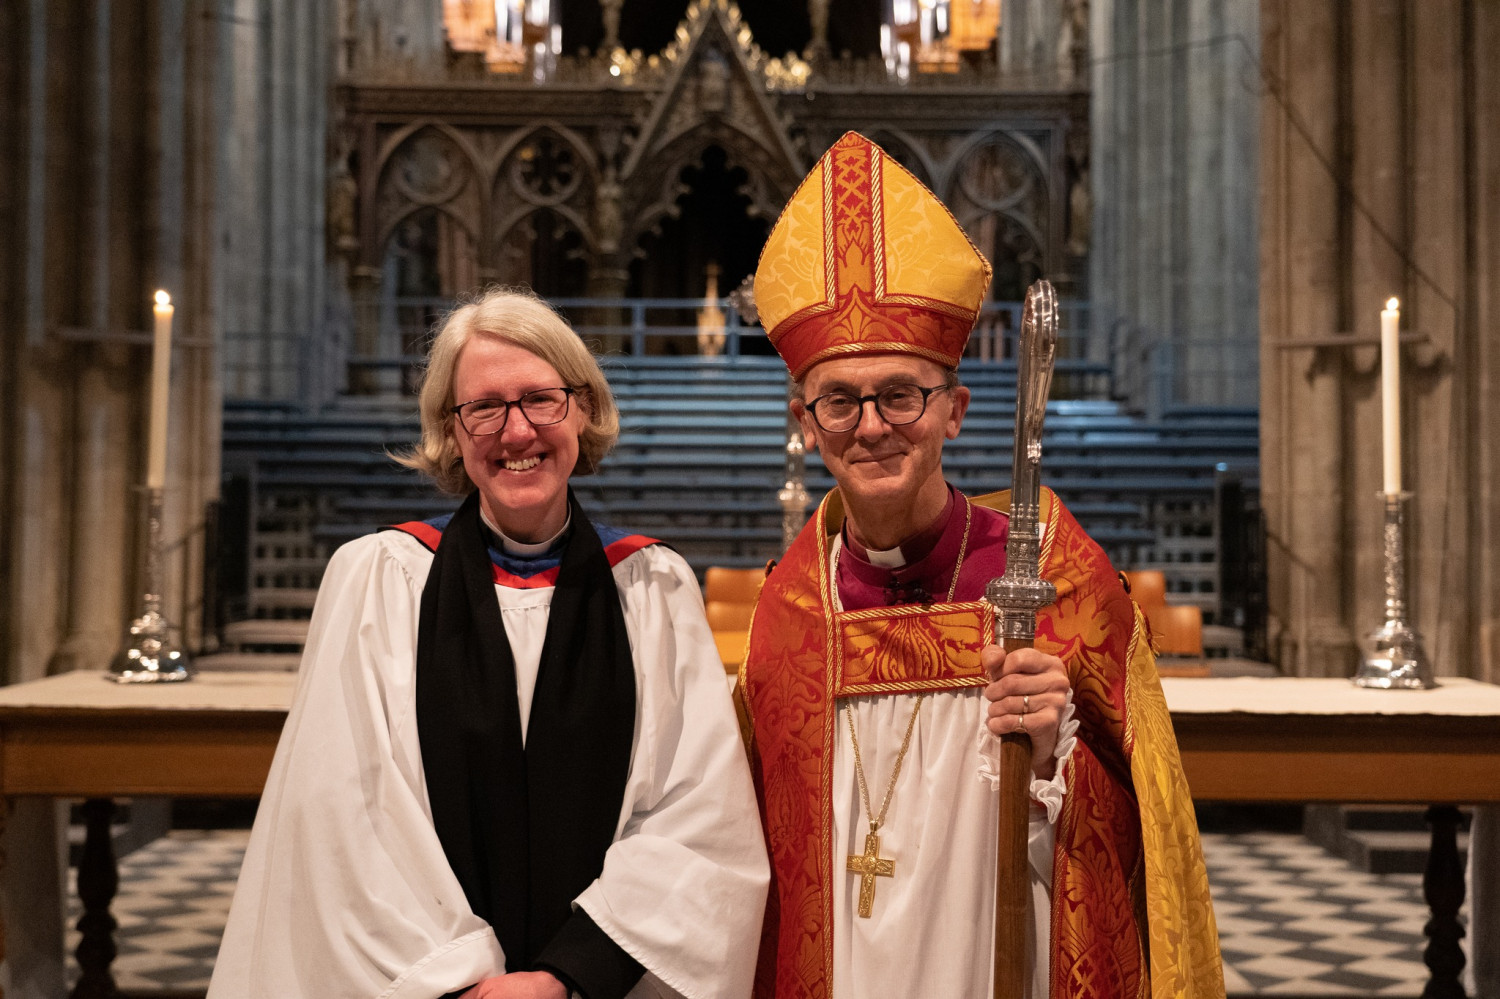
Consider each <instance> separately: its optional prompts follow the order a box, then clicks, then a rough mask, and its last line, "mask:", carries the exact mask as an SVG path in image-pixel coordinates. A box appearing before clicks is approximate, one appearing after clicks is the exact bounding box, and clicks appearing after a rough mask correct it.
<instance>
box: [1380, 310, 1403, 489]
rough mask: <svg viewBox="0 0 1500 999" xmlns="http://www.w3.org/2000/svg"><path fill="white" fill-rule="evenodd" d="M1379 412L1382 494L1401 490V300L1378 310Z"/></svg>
mask: <svg viewBox="0 0 1500 999" xmlns="http://www.w3.org/2000/svg"><path fill="white" fill-rule="evenodd" d="M1380 413H1381V421H1382V428H1383V430H1384V435H1383V436H1384V444H1385V448H1384V454H1385V494H1386V495H1387V496H1394V495H1395V494H1396V493H1399V492H1400V491H1401V303H1400V302H1398V301H1397V300H1396V299H1394V298H1393V299H1390V300H1389V301H1387V302H1386V303H1385V309H1384V310H1383V311H1382V312H1381V313H1380Z"/></svg>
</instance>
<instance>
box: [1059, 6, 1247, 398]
mask: <svg viewBox="0 0 1500 999" xmlns="http://www.w3.org/2000/svg"><path fill="white" fill-rule="evenodd" d="M1256 17H1257V14H1256V4H1255V0H1186V2H1183V3H1179V4H1171V5H1163V4H1160V3H1156V2H1145V0H1093V2H1092V3H1091V5H1090V18H1091V23H1090V30H1091V38H1092V46H1091V47H1092V50H1093V53H1094V56H1095V62H1094V64H1093V66H1094V68H1093V75H1092V88H1091V89H1092V94H1091V99H1092V106H1091V109H1090V119H1091V126H1092V132H1093V136H1092V148H1091V152H1090V155H1091V170H1090V179H1091V182H1092V184H1093V188H1094V196H1093V198H1092V202H1093V209H1094V211H1093V223H1094V245H1093V248H1092V252H1091V253H1090V257H1089V264H1090V277H1089V290H1090V298H1091V303H1092V310H1093V315H1092V325H1093V330H1094V340H1095V342H1098V343H1109V342H1114V343H1115V344H1116V345H1117V349H1119V350H1121V351H1122V352H1123V356H1122V357H1121V358H1120V363H1121V365H1122V374H1123V375H1124V376H1126V382H1127V391H1128V393H1129V395H1130V400H1131V402H1132V404H1133V405H1135V407H1136V408H1138V409H1142V410H1149V411H1153V412H1154V411H1155V406H1156V404H1158V403H1171V402H1186V403H1229V404H1233V405H1254V404H1255V401H1256V387H1255V386H1256V351H1255V347H1254V344H1255V338H1256V334H1257V324H1256V297H1257V291H1256V270H1257V264H1256V260H1257V244H1256V228H1255V213H1256V197H1257V181H1256V173H1255V169H1254V164H1255V155H1256V154H1255V148H1256V131H1257V129H1256V116H1257V114H1258V103H1257V96H1256V95H1257V77H1256V68H1255V62H1256V42H1255V39H1256V27H1255V25H1256ZM1158 373H1160V374H1162V375H1164V376H1166V377H1165V380H1158V381H1155V382H1154V383H1153V382H1152V381H1151V379H1152V378H1153V377H1154V376H1156V375H1157V374H1158ZM1148 393H1158V394H1159V395H1158V396H1153V395H1150V394H1148Z"/></svg>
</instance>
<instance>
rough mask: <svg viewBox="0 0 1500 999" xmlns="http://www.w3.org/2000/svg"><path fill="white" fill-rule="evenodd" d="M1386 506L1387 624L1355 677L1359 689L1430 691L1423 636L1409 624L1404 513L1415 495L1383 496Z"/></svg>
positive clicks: (1368, 644) (1368, 645) (1373, 637)
mask: <svg viewBox="0 0 1500 999" xmlns="http://www.w3.org/2000/svg"><path fill="white" fill-rule="evenodd" d="M1380 496H1381V499H1382V500H1383V501H1384V502H1385V535H1384V538H1385V543H1384V546H1383V547H1384V549H1385V551H1384V555H1385V623H1384V624H1382V625H1381V626H1380V627H1379V628H1376V629H1375V630H1374V631H1372V632H1370V634H1369V636H1368V638H1367V639H1366V640H1365V651H1364V657H1363V659H1362V660H1361V662H1360V664H1359V672H1357V673H1355V674H1354V684H1355V686H1358V687H1379V688H1381V689H1384V690H1393V689H1399V690H1428V689H1431V688H1433V687H1436V686H1437V680H1435V679H1434V678H1433V675H1432V664H1431V663H1430V662H1428V660H1427V653H1426V652H1424V651H1423V649H1422V636H1421V635H1419V634H1417V632H1416V630H1415V629H1413V628H1412V627H1411V625H1409V624H1407V623H1406V524H1405V517H1404V515H1403V510H1404V508H1405V504H1406V500H1407V499H1408V498H1409V497H1410V496H1411V493H1405V492H1403V493H1381V494H1380Z"/></svg>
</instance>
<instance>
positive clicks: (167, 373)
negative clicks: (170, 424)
mask: <svg viewBox="0 0 1500 999" xmlns="http://www.w3.org/2000/svg"><path fill="white" fill-rule="evenodd" d="M155 312H156V340H155V343H154V345H153V347H152V350H151V434H150V436H149V437H148V438H147V441H148V443H147V449H146V488H148V489H162V488H164V487H165V486H166V484H167V402H168V388H169V383H170V382H171V377H172V297H171V296H170V295H168V294H167V293H166V292H164V291H158V292H157V293H156V308H155Z"/></svg>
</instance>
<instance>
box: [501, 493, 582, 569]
mask: <svg viewBox="0 0 1500 999" xmlns="http://www.w3.org/2000/svg"><path fill="white" fill-rule="evenodd" d="M479 519H480V520H482V521H484V526H485V529H486V530H488V531H489V532H490V533H491V534H493V535H494V536H495V540H496V541H498V542H499V545H497V546H495V547H498V548H499V549H500V551H501V552H503V553H504V554H506V555H509V556H510V557H511V558H520V559H529V558H540V557H541V556H543V555H546V554H547V553H548V552H550V551H551V550H552V548H553V547H554V546H555V545H556V544H557V543H558V541H559V540H560V539H561V538H562V536H563V535H565V534H567V533H568V525H570V524H571V523H573V512H572V511H571V510H569V511H568V516H567V517H566V518H564V520H563V526H562V527H561V528H559V529H558V532H557V533H556V534H554V535H552V537H550V538H548V539H547V540H546V541H538V542H537V543H536V544H534V545H529V544H527V543H526V542H524V541H517V540H515V539H514V538H512V537H510V536H509V535H507V534H506V533H505V532H504V531H502V530H500V528H498V527H496V526H495V524H494V521H492V520H490V517H489V514H487V513H485V512H484V507H483V506H481V507H480V508H479Z"/></svg>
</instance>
